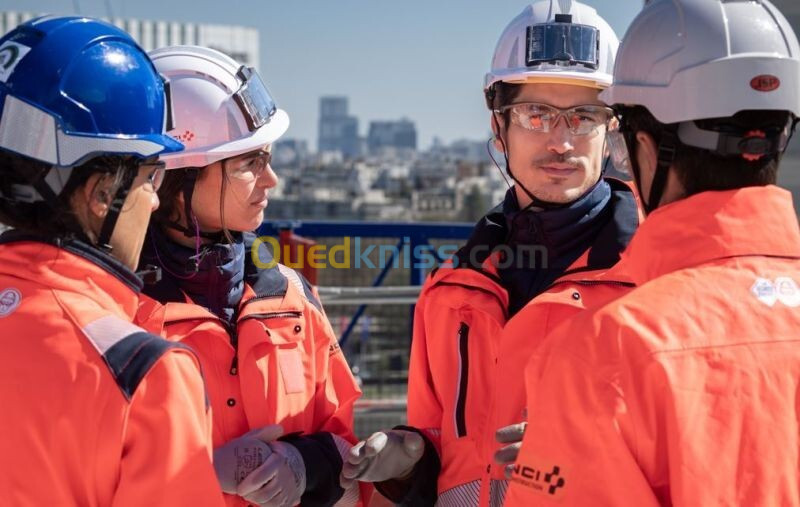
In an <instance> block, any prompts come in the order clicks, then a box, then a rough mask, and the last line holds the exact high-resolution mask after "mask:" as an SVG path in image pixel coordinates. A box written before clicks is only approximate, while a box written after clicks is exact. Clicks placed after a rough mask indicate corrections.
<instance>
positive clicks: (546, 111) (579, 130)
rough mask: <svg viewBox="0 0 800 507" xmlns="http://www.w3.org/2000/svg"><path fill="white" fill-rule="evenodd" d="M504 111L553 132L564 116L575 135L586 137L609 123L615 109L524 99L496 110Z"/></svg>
mask: <svg viewBox="0 0 800 507" xmlns="http://www.w3.org/2000/svg"><path fill="white" fill-rule="evenodd" d="M495 112H497V113H501V114H504V113H506V112H510V117H511V123H513V124H514V125H517V126H519V127H522V128H524V129H525V130H530V131H533V132H550V130H551V129H554V128H556V125H557V124H558V122H559V121H560V120H561V117H562V116H563V117H564V119H565V120H566V122H567V127H568V128H569V131H570V133H571V134H572V135H575V136H585V135H588V134H592V133H594V132H596V131H597V128H598V127H600V126H601V125H607V124H608V121H609V120H610V119H611V118H612V117H613V115H614V111H613V110H612V109H611V108H610V107H605V106H599V105H594V104H586V105H582V106H573V107H570V108H568V109H561V108H558V107H555V106H551V105H549V104H542V103H539V102H520V103H518V104H510V105H507V106H503V107H501V108H500V109H496V110H495Z"/></svg>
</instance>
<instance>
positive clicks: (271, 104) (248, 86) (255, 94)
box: [233, 66, 278, 132]
mask: <svg viewBox="0 0 800 507" xmlns="http://www.w3.org/2000/svg"><path fill="white" fill-rule="evenodd" d="M236 75H237V76H238V77H239V79H241V80H242V85H241V86H240V87H239V90H237V91H236V93H234V94H233V99H234V100H235V101H236V103H237V104H239V107H240V108H241V110H242V113H244V117H245V120H246V121H247V126H248V128H249V129H250V132H253V131H255V130H257V129H258V128H260V127H262V126H263V125H264V124H266V123H267V122H268V121H269V119H270V118H271V117H272V116H273V115H274V114H275V112H276V111H277V110H278V106H277V105H275V100H274V99H273V98H272V95H270V93H269V90H267V85H265V84H264V81H262V79H261V76H259V75H258V72H257V71H256V70H255V69H253V68H252V67H245V66H241V67H239V71H238V72H237V73H236Z"/></svg>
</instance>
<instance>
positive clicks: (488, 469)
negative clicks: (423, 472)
mask: <svg viewBox="0 0 800 507" xmlns="http://www.w3.org/2000/svg"><path fill="white" fill-rule="evenodd" d="M614 186H615V187H620V186H621V184H619V183H617V184H615V185H614ZM622 188H623V189H624V191H623V190H620V189H619V188H618V192H620V193H622V194H623V195H625V197H624V198H620V200H619V201H615V203H612V206H613V207H614V209H613V211H614V218H613V219H612V220H611V222H610V224H609V226H607V229H605V230H604V233H601V234H600V235H599V236H598V239H597V241H596V243H595V245H594V246H593V247H591V248H590V249H589V250H588V251H587V252H585V253H584V254H583V255H582V256H581V257H580V258H579V259H578V260H577V261H576V262H574V263H573V265H572V266H571V267H570V269H568V270H567V271H566V272H565V273H564V275H563V283H562V281H561V279H560V280H559V281H556V282H555V283H554V284H552V286H551V287H550V288H549V289H547V290H546V291H545V292H544V293H542V294H540V295H538V296H536V297H535V298H534V299H533V300H532V301H531V302H529V303H528V304H529V305H531V304H536V303H535V302H536V301H537V300H539V299H542V305H541V307H537V309H536V310H535V311H534V312H533V313H534V314H538V313H543V314H549V315H550V318H551V320H552V321H553V322H557V321H558V320H560V319H561V318H564V316H565V315H571V314H572V313H574V312H575V311H578V310H579V309H580V308H582V307H583V305H584V304H585V301H584V300H579V301H576V300H574V299H572V298H573V296H572V295H573V293H574V291H575V290H583V289H584V287H580V288H579V289H572V287H574V284H573V283H570V284H567V280H577V281H578V282H580V281H582V280H584V279H590V278H592V277H593V276H594V275H595V274H596V272H597V271H598V270H603V269H607V268H608V267H610V266H612V265H613V264H614V263H615V262H616V261H617V260H618V258H619V252H620V250H621V249H622V248H623V247H624V243H623V244H619V243H617V240H618V239H619V238H620V237H624V238H625V240H624V242H625V243H626V242H627V238H629V237H630V234H631V233H632V230H633V228H635V225H636V222H637V219H636V217H637V216H638V210H637V207H636V201H635V198H634V195H633V193H632V191H631V190H630V188H629V187H622ZM625 227H630V228H631V229H630V230H629V231H626V233H625V234H620V232H619V231H620V230H622V229H624V228H625ZM611 238H613V240H612V239H611ZM494 262H495V256H492V257H490V258H489V259H487V260H486V261H485V262H484V263H483V269H481V270H476V269H472V268H466V267H465V268H456V269H453V268H450V267H442V268H440V269H438V270H437V271H436V272H435V273H434V274H433V275H432V276H431V277H429V279H428V280H427V281H426V283H425V286H424V287H423V289H422V292H421V295H420V298H419V301H418V302H417V307H416V311H415V316H414V339H413V342H412V347H411V361H410V366H409V381H408V424H409V426H412V427H414V428H418V429H420V430H422V432H423V434H424V435H425V436H426V437H427V439H428V441H429V442H430V443H431V444H432V445H433V446H434V447H435V448H436V450H437V451H438V456H439V460H440V462H441V471H440V473H439V477H438V483H437V491H438V500H437V505H444V506H448V505H454V506H455V505H458V506H475V505H481V506H488V505H491V506H494V505H499V504H500V503H501V502H502V498H503V495H504V494H505V489H506V483H505V481H504V480H503V475H502V471H500V472H499V474H498V472H497V471H494V470H493V468H495V467H492V466H491V464H492V453H493V452H494V450H495V449H496V446H495V437H494V434H495V431H496V430H497V429H498V427H500V426H504V425H506V424H511V423H505V422H504V423H503V424H500V422H501V421H504V420H503V419H496V418H494V417H493V416H492V412H493V411H494V410H495V408H494V407H495V405H497V404H502V402H503V399H502V398H503V397H502V396H501V397H500V399H499V400H498V399H497V398H496V396H497V394H496V392H497V390H502V389H503V388H502V387H501V386H499V385H497V383H496V382H497V378H496V376H497V369H496V364H497V362H498V361H499V360H500V353H501V350H502V348H501V346H502V344H501V341H500V340H501V336H503V329H504V327H505V326H506V322H507V320H508V316H507V313H508V310H507V309H508V307H509V301H508V293H507V291H506V290H505V289H504V288H503V287H502V286H501V285H500V283H499V279H498V278H497V277H496V275H495V273H496V270H495V268H494ZM576 283H577V282H576ZM592 289H593V290H595V289H594V288H592ZM590 299H591V298H590ZM539 308H542V309H541V310H540V309H539ZM523 312H524V310H523V311H520V312H518V314H517V315H515V316H514V317H513V318H512V319H511V321H510V322H509V325H510V324H511V323H512V322H514V321H515V320H516V319H517V318H519V317H520V314H521V313H523ZM522 318H523V320H524V319H525V317H522ZM541 324H542V323H540V322H537V323H536V324H529V328H528V332H529V333H530V339H529V341H528V342H527V343H525V344H523V345H522V346H521V347H520V348H519V349H517V350H509V351H508V353H510V354H513V355H515V356H514V357H513V359H511V360H509V364H515V365H516V363H517V362H519V365H517V367H519V368H520V369H519V371H520V372H521V371H522V370H521V366H523V365H524V364H525V362H524V358H525V356H526V355H529V354H530V351H531V349H532V348H533V347H534V346H535V345H536V343H537V342H538V340H537V336H538V335H539V333H540V330H543V329H544V327H540V326H541ZM499 378H500V379H501V380H503V381H505V376H504V375H501V376H500V377H499ZM509 389H516V390H517V392H515V393H513V395H512V396H511V399H512V400H513V403H511V404H509V405H508V406H515V405H519V407H518V409H516V410H514V411H513V412H514V414H516V413H517V412H521V409H522V406H523V405H524V401H522V400H523V399H524V386H523V384H522V382H521V380H519V379H518V380H516V382H515V385H514V386H513V387H510V388H509ZM517 400H520V401H517ZM511 419H515V420H514V421H513V422H520V420H521V418H520V417H511ZM498 424H499V425H500V426H496V425H498Z"/></svg>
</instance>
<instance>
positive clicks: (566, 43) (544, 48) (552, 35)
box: [526, 14, 600, 69]
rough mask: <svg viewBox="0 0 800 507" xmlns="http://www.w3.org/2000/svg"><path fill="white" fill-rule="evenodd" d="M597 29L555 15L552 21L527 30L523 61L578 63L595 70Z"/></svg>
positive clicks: (527, 62)
mask: <svg viewBox="0 0 800 507" xmlns="http://www.w3.org/2000/svg"><path fill="white" fill-rule="evenodd" d="M599 37H600V34H599V31H598V30H597V28H595V27H593V26H589V25H578V24H573V23H572V16H571V15H569V14H567V15H562V14H557V15H556V18H555V22H554V23H538V24H535V25H531V26H529V27H528V30H527V39H528V48H527V49H528V51H527V54H526V64H527V65H528V66H529V67H531V66H534V65H539V64H541V63H554V64H560V65H575V64H580V65H583V66H585V67H588V68H590V69H597V66H598V64H599V59H598V51H599V47H600V46H599Z"/></svg>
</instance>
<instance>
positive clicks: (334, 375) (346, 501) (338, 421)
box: [291, 303, 372, 506]
mask: <svg viewBox="0 0 800 507" xmlns="http://www.w3.org/2000/svg"><path fill="white" fill-rule="evenodd" d="M305 312H306V315H307V319H308V323H307V329H311V330H312V332H313V334H314V347H315V364H316V369H317V371H316V375H317V376H316V378H317V390H316V393H315V396H314V401H315V410H314V427H315V428H318V431H317V433H313V434H310V435H305V436H302V437H299V438H296V439H294V440H293V441H291V443H292V444H294V445H295V447H297V448H298V450H299V451H300V454H301V455H302V456H303V461H304V462H305V463H306V467H307V470H306V475H307V481H308V484H307V487H306V494H304V495H303V498H302V504H303V505H333V503H334V502H331V501H330V500H331V499H333V500H334V501H336V500H338V502H336V505H340V506H350V505H358V504H359V503H360V504H363V505H367V504H368V503H369V499H370V497H371V495H372V486H371V485H369V484H365V483H359V482H354V483H352V484H349V485H347V486H348V487H347V488H346V489H343V488H341V486H340V483H339V477H340V474H341V471H342V464H343V460H344V457H345V455H346V453H347V452H348V451H349V450H350V447H352V445H353V444H354V443H356V442H357V441H358V440H357V439H356V437H355V433H354V431H353V407H354V405H355V402H356V400H358V398H359V397H360V396H361V390H360V389H359V388H358V385H356V381H355V379H354V378H353V374H352V373H351V371H350V367H349V366H348V364H347V361H346V360H345V357H344V354H342V350H341V349H340V348H339V342H338V340H337V338H336V335H335V334H334V332H333V329H332V328H331V325H330V323H329V322H328V319H327V317H325V315H324V311H322V310H318V309H317V308H316V307H313V306H312V305H311V304H310V303H309V304H308V305H307V306H306V310H305ZM312 475H313V477H312Z"/></svg>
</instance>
